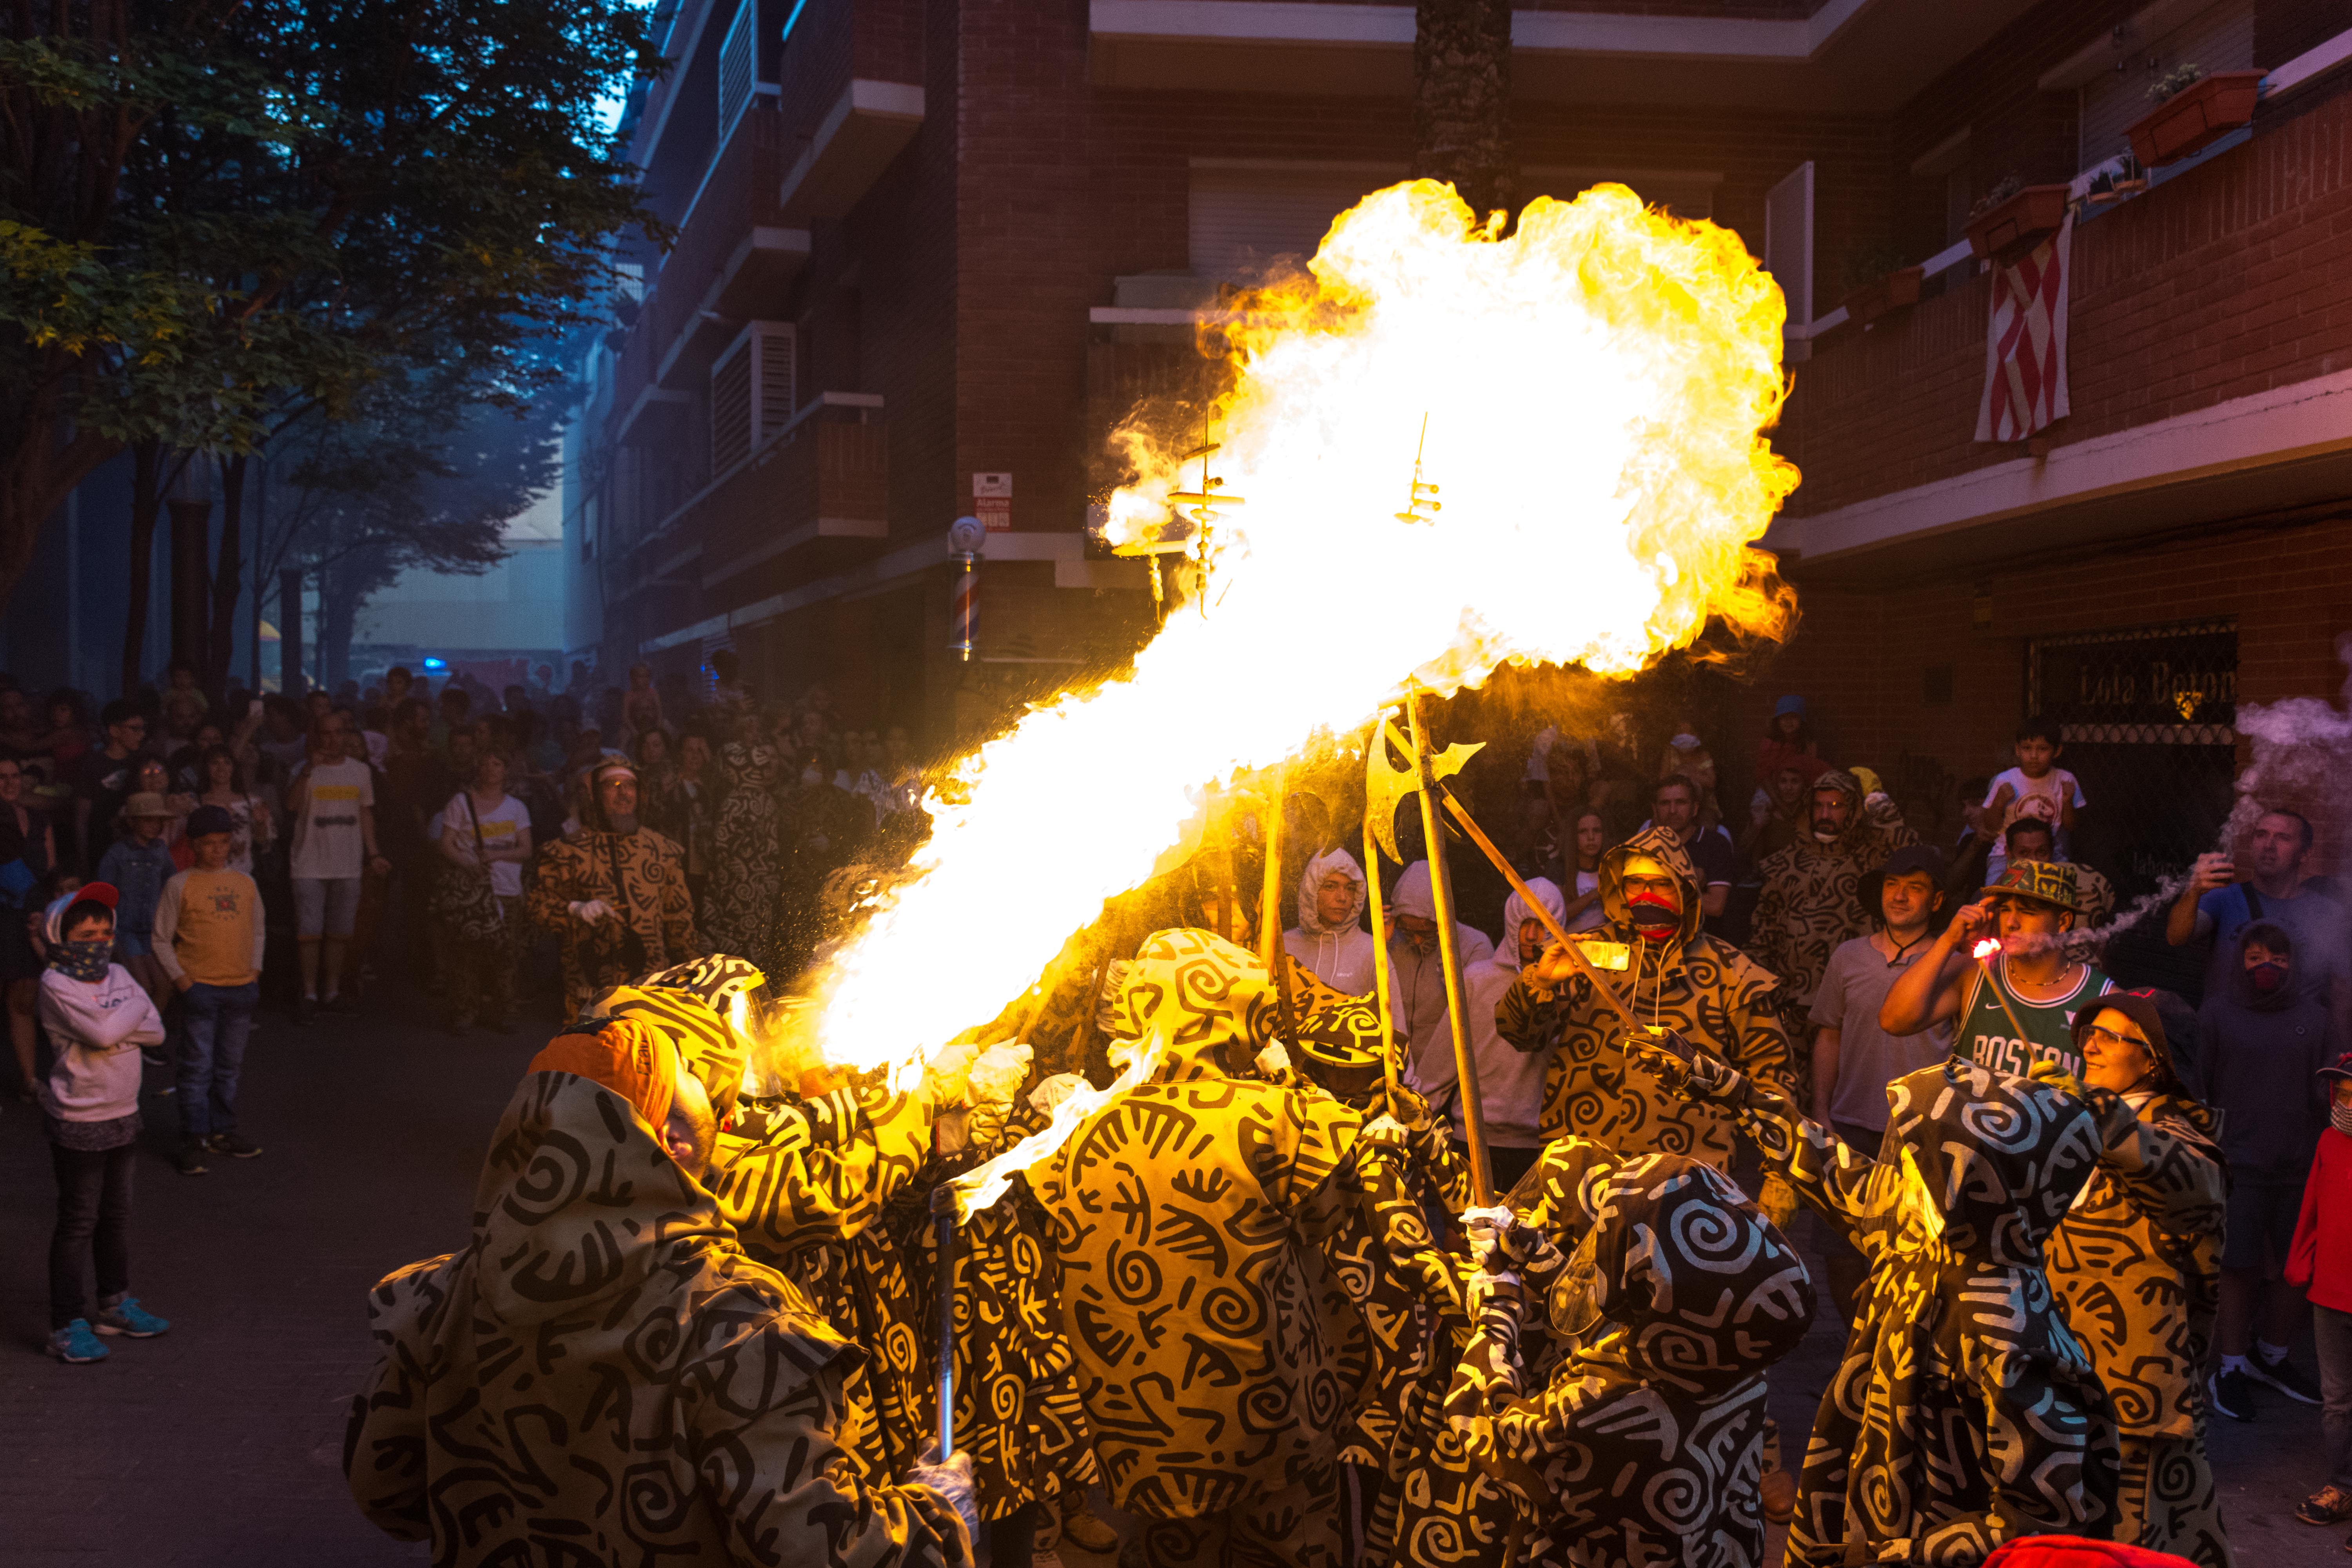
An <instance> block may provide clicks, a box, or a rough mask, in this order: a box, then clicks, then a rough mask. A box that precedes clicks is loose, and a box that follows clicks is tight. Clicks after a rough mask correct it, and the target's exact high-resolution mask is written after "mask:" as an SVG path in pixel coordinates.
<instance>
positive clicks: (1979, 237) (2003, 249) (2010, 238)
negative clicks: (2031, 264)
mask: <svg viewBox="0 0 2352 1568" xmlns="http://www.w3.org/2000/svg"><path fill="white" fill-rule="evenodd" d="M2068 195H2069V193H2068V191H2067V188H2066V187H2065V186H2064V185H2063V184H2062V185H2029V184H2026V183H2025V180H2024V177H2023V176H2022V175H2020V174H2006V175H2003V176H2002V177H2001V180H2000V183H1999V184H1995V185H1994V186H1993V188H1992V189H1991V190H1990V191H1987V192H1986V193H1985V196H1984V200H1982V201H1980V202H1979V203H1977V205H1975V206H1974V207H1972V208H1970V209H1969V251H1970V252H1971V253H1973V254H1975V255H1978V256H1989V257H1990V258H1993V260H1995V261H1997V262H2003V263H2006V262H2010V261H2013V260H2015V259H2016V258H2019V257H2021V256H2022V255H2024V254H2025V253H2026V252H2027V251H2029V250H2031V249H2032V248H2033V247H2034V246H2035V245H2036V244H2038V243H2039V242H2040V241H2041V239H2042V237H2043V236H2044V235H2049V234H2055V233H2056V232H2057V231H2058V226H2059V225H2060V224H2063V223H2064V222H2065V221H2066V203H2067V198H2068Z"/></svg>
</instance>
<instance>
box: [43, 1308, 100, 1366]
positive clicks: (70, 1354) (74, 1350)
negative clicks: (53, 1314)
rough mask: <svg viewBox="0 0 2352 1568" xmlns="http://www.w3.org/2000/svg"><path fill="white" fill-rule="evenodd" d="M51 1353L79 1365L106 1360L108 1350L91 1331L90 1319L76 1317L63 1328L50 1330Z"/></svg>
mask: <svg viewBox="0 0 2352 1568" xmlns="http://www.w3.org/2000/svg"><path fill="white" fill-rule="evenodd" d="M49 1353H50V1354H51V1355H53V1356H55V1357H57V1358H58V1360H59V1361H62V1362H68V1363H73V1364H74V1365H77V1366H79V1364H80V1363H83V1362H87V1361H104V1360H105V1359H106V1356H107V1350H106V1347H105V1346H104V1345H102V1344H100V1343H99V1342H98V1336H97V1335H96V1334H93V1333H91V1332H90V1331H89V1319H87V1318H76V1319H75V1320H74V1321H72V1322H70V1323H68V1324H67V1325H66V1326H65V1327H64V1328H62V1329H52V1330H50V1331H49Z"/></svg>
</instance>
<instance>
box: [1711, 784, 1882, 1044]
mask: <svg viewBox="0 0 2352 1568" xmlns="http://www.w3.org/2000/svg"><path fill="white" fill-rule="evenodd" d="M1873 782H1874V783H1875V782H1876V781H1875V780H1874V781H1873ZM1811 802H1812V804H1811V816H1810V823H1811V830H1810V831H1809V832H1806V833H1802V834H1800V835H1798V837H1796V839H1795V840H1794V841H1793V842H1792V843H1790V845H1789V846H1788V847H1786V848H1784V849H1781V850H1780V851H1778V852H1776V853H1774V854H1771V855H1768V856H1766V857H1765V858H1764V859H1763V861H1762V862H1761V863H1760V864H1759V866H1758V867H1757V872H1758V875H1759V876H1760V877H1761V878H1762V879H1763V881H1764V891H1763V893H1762V894H1761V895H1760V896H1759V898H1758V899H1757V900H1756V920H1755V924H1754V926H1753V927H1752V929H1751V934H1750V936H1749V939H1748V952H1750V953H1752V954H1753V955H1754V956H1755V959H1756V962H1757V963H1760V964H1762V965H1763V966H1764V967H1765V968H1767V969H1769V970H1770V971H1771V972H1772V973H1775V974H1777V975H1779V976H1780V998H1781V1003H1782V1005H1783V1006H1784V1007H1785V1008H1786V1009H1787V1012H1788V1016H1789V1024H1790V1030H1791V1032H1792V1033H1793V1034H1794V1035H1795V1037H1796V1038H1797V1040H1798V1042H1799V1054H1800V1055H1801V1057H1803V1058H1806V1059H1807V1060H1810V1058H1811V1052H1810V1051H1807V1050H1806V1049H1804V1047H1805V1045H1806V1043H1807V1042H1809V1041H1810V1040H1811V1029H1810V1028H1809V1027H1808V1026H1807V1015H1808V1014H1809V1013H1810V1011H1811V1008H1812V1005H1813V998H1814V996H1815V994H1817V993H1818V992H1819V991H1820V990H1821V986H1822V975H1823V974H1824V973H1827V972H1828V970H1829V965H1830V954H1831V953H1832V952H1836V951H1837V950H1838V947H1839V945H1840V944H1841V943H1843V942H1851V941H1853V939H1854V938H1855V937H1858V936H1866V935H1868V934H1869V932H1870V928H1871V916H1872V914H1874V912H1875V911H1874V910H1870V909H1867V908H1865V907H1864V903H1863V900H1862V895H1861V884H1862V879H1864V877H1867V876H1868V875H1870V874H1871V873H1872V872H1873V871H1875V870H1877V869H1878V868H1880V867H1881V866H1884V865H1885V864H1886V861H1887V858H1888V857H1889V856H1891V855H1893V854H1894V853H1895V851H1896V850H1897V849H1901V848H1905V847H1907V846H1910V845H1913V844H1916V843H1918V842H1919V836H1918V835H1917V834H1916V833H1915V832H1913V831H1912V830H1911V826H1910V825H1909V824H1908V823H1906V822H1905V821H1904V820H1903V817H1902V815H1901V814H1900V813H1899V812H1897V811H1896V810H1895V803H1894V802H1893V801H1892V800H1889V799H1888V798H1887V797H1886V795H1885V792H1884V791H1880V790H1876V789H1873V790H1872V791H1870V792H1869V793H1868V794H1867V795H1865V794H1864V790H1863V785H1862V781H1861V780H1860V779H1859V778H1857V777H1855V776H1854V775H1853V773H1848V772H1845V771H1844V770H1843V769H1840V770H1837V771H1835V772H1832V773H1823V774H1822V776H1821V777H1819V778H1817V779H1815V780H1814V781H1813V787H1812V797H1811Z"/></svg>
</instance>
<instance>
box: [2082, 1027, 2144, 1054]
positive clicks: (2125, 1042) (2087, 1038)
mask: <svg viewBox="0 0 2352 1568" xmlns="http://www.w3.org/2000/svg"><path fill="white" fill-rule="evenodd" d="M2093 1041H2096V1042H2098V1043H2099V1044H2100V1045H2103V1046H2137V1047H2139V1048H2140V1049H2141V1050H2146V1049H2147V1040H2146V1039H2144V1038H2142V1037H2140V1036H2138V1035H2118V1034H2116V1032H2115V1031H2114V1030H2113V1029H2110V1028H2108V1027H2107V1026H2105V1025H2104V1024H2094V1025H2092V1026H2090V1027H2089V1028H2087V1029H2084V1031H2083V1043H2084V1045H2089V1044H2090V1043H2092V1042H2093Z"/></svg>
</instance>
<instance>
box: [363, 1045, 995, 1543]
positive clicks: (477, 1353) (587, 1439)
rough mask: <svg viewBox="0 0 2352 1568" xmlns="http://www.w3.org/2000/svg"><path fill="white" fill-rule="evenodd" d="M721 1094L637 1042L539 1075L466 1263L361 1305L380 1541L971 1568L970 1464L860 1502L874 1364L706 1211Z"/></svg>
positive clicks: (460, 1259)
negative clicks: (369, 1364) (373, 1347)
mask: <svg viewBox="0 0 2352 1568" xmlns="http://www.w3.org/2000/svg"><path fill="white" fill-rule="evenodd" d="M702 1059H703V1060H704V1061H705V1062H711V1061H718V1062H723V1061H724V1060H725V1058H724V1057H723V1056H719V1057H715V1058H702ZM714 1091H715V1095H716V1098H718V1099H719V1100H722V1101H724V1100H730V1099H731V1098H732V1096H733V1094H734V1092H735V1085H734V1084H733V1083H732V1082H731V1081H730V1082H728V1083H724V1084H718V1085H712V1084H707V1083H705V1082H704V1081H703V1079H701V1078H700V1077H698V1075H697V1073H696V1072H695V1071H693V1070H689V1068H688V1066H687V1065H685V1064H682V1063H681V1061H680V1059H679V1054H678V1051H677V1047H676V1046H675V1045H674V1044H673V1043H672V1041H671V1039H670V1038H669V1037H668V1036H667V1034H665V1033H664V1032H663V1031H662V1030H660V1029H657V1028H656V1027H655V1026H653V1025H651V1024H649V1023H647V1022H646V1021H645V1020H643V1019H641V1018H635V1017H623V1018H617V1019H614V1020H613V1021H611V1022H609V1023H606V1024H605V1025H604V1027H603V1028H601V1029H600V1030H598V1031H597V1032H595V1033H593V1034H582V1033H573V1034H565V1035H559V1036H558V1037H556V1038H555V1039H554V1040H553V1041H552V1042H551V1043H550V1044H549V1046H548V1047H547V1048H546V1049H545V1050H543V1051H541V1053H540V1054H539V1056H538V1057H537V1058H534V1059H533V1061H532V1062H531V1064H530V1072H529V1073H528V1075H527V1076H526V1077H525V1078H524V1079H523V1081H522V1085H521V1087H520V1088H519V1089H517V1090H516V1091H515V1095H514V1098H513V1100H510V1101H509V1103H508V1106H507V1110H506V1115H505V1117H504V1118H503V1119H502V1120H501V1121H500V1122H499V1130H498V1132H497V1135H496V1136H495V1137H494V1138H493V1139H492V1141H491V1145H490V1154H489V1160H488V1163H487V1164H486V1165H485V1167H484V1169H483V1172H482V1180H481V1185H480V1187H479V1188H478V1191H477V1194H476V1199H475V1218H474V1238H473V1241H472V1243H471V1245H469V1246H468V1247H467V1248H466V1249H465V1250H463V1251H460V1252H457V1253H452V1254H450V1255H448V1256H446V1257H443V1258H431V1259H428V1260H426V1261H425V1262H423V1263H416V1264H412V1265H410V1266H409V1267H408V1268H404V1269H402V1270H400V1271H399V1272H397V1273H395V1274H394V1275H392V1276H390V1277H389V1278H388V1279H385V1280H384V1281H383V1283H382V1284H380V1285H378V1286H377V1287H376V1288H375V1290H374V1292H373V1295H372V1296H371V1298H370V1300H369V1313H370V1319H371V1321H372V1323H373V1329H374V1331H375V1336H376V1339H377V1341H378V1342H380V1343H381V1344H382V1345H383V1347H384V1353H383V1359H382V1360H381V1362H380V1363H378V1365H377V1368H376V1372H375V1374H374V1376H373V1378H372V1379H371V1380H370V1382H369V1384H368V1385H367V1386H366V1387H365V1388H364V1389H363V1390H362V1392H361V1393H360V1394H359V1395H358V1396H357V1397H356V1398H355V1399H354V1400H353V1401H352V1416H351V1426H350V1428H349V1430H348V1432H347V1434H346V1436H345V1437H344V1441H343V1470H344V1474H345V1476H346V1477H347V1478H348V1479H349V1481H350V1483H351V1488H352V1495H353V1497H354V1498H356V1499H357V1500H358V1501H359V1504H360V1507H361V1510H362V1511H363V1512H364V1513H366V1515H367V1516H368V1518H369V1519H370V1520H371V1521H373V1522H374V1523H375V1524H376V1525H377V1526H378V1527H379V1528H381V1529H383V1530H384V1531H386V1532H388V1533H390V1534H392V1535H394V1536H396V1537H398V1538H400V1539H402V1540H406V1541H425V1540H430V1541H431V1542H432V1544H433V1559H434V1561H435V1562H436V1563H443V1564H448V1565H460V1568H471V1565H475V1564H489V1563H511V1562H521V1561H526V1560H528V1561H533V1562H541V1561H546V1562H552V1561H557V1560H559V1559H561V1560H564V1561H577V1562H599V1563H620V1562H639V1561H642V1562H653V1561H656V1560H665V1561H673V1562H695V1563H738V1564H760V1565H762V1568H770V1565H774V1568H782V1565H783V1564H791V1565H793V1568H801V1565H803V1564H818V1563H823V1564H828V1565H840V1568H850V1565H860V1568H862V1565H866V1564H873V1565H876V1568H881V1565H885V1564H889V1565H897V1564H902V1563H908V1564H938V1565H941V1568H946V1565H950V1564H956V1563H963V1562H966V1561H968V1560H969V1559H970V1555H971V1539H970V1530H971V1524H970V1510H971V1483H970V1479H969V1477H970V1465H969V1461H966V1460H962V1459H961V1456H959V1457H958V1462H954V1463H950V1464H948V1465H919V1466H916V1467H914V1468H912V1470H911V1472H910V1473H911V1477H912V1481H913V1484H909V1485H904V1486H894V1485H890V1484H888V1483H887V1481H880V1480H878V1479H877V1478H876V1477H875V1475H874V1473H873V1467H872V1465H871V1461H870V1459H869V1458H868V1452H869V1451H870V1449H871V1447H872V1442H873V1436H874V1435H873V1433H872V1432H871V1430H870V1429H869V1428H868V1427H866V1426H864V1425H863V1424H862V1421H861V1417H860V1415H859V1412H860V1411H861V1410H862V1409H864V1408H866V1406H865V1405H863V1404H862V1400H861V1394H862V1383H863V1379H864V1376H865V1359H866V1357H865V1352H863V1351H862V1350H860V1349H859V1348H858V1347H857V1346H856V1344H855V1343H854V1342H851V1341H849V1340H847V1339H845V1338H844V1337H843V1336H842V1335H840V1334H838V1333H836V1332H835V1331H833V1330H832V1329H830V1328H828V1327H827V1326H826V1325H825V1324H824V1322H823V1321H822V1320H820V1319H819V1318H818V1317H817V1316H816V1314H815V1313H814V1311H812V1310H810V1309H809V1306H808V1304H807V1302H806V1301H805V1300H803V1298H802V1297H801V1295H800V1293H799V1292H798V1291H797V1290H795V1289H793V1286H792V1285H791V1284H790V1282H788V1281H787V1280H786V1279H784V1278H783V1277H782V1275H780V1274H778V1273H776V1272H775V1271H774V1270H773V1269H771V1268H765V1267H763V1266H762V1265H761V1264H759V1263H756V1262H754V1261H752V1260H751V1258H747V1257H745V1256H744V1254H743V1253H742V1251H741V1250H740V1247H738V1245H737V1243H736V1238H735V1232H734V1230H733V1228H732V1227H731V1226H729V1225H728V1223H727V1222H726V1220H725V1219H724V1218H723V1217H722V1216H721V1215H720V1214H719V1208H718V1205H717V1204H716V1202H715V1201H714V1200H713V1199H712V1197H711V1195H710V1194H709V1191H708V1190H707V1189H706V1188H705V1187H704V1186H703V1184H702V1183H703V1177H704V1174H705V1173H706V1172H707V1170H708V1168H709V1163H710V1156H711V1152H712V1150H713V1148H714V1147H715V1146H716V1144H717V1141H718V1125H717V1121H716V1119H715V1117H714V1115H713V1113H712V1110H711V1104H712V1100H713V1098H714Z"/></svg>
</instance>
